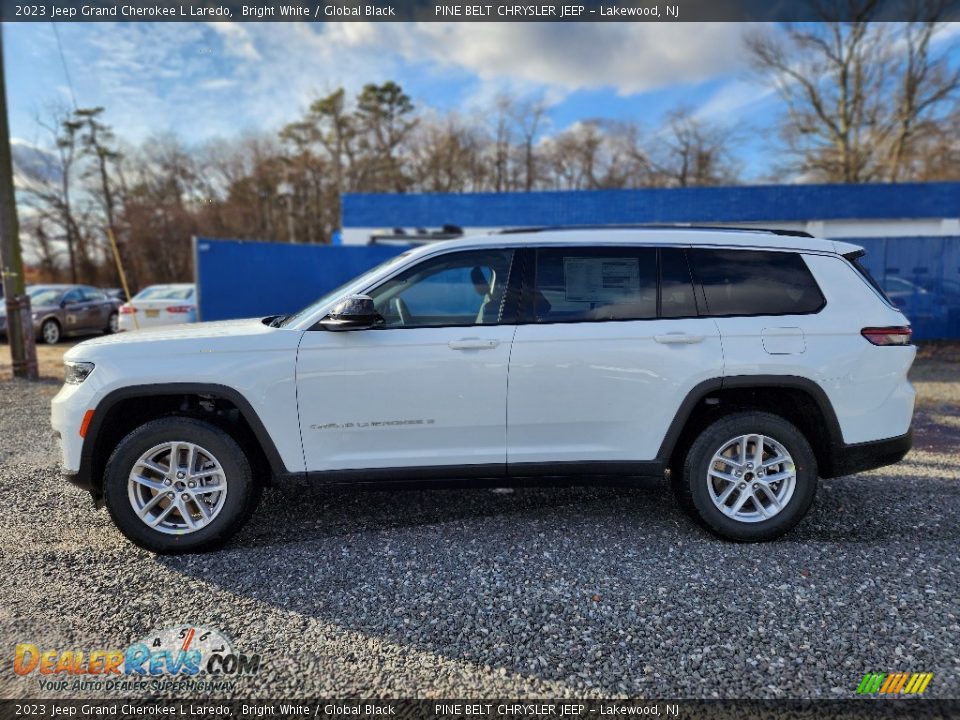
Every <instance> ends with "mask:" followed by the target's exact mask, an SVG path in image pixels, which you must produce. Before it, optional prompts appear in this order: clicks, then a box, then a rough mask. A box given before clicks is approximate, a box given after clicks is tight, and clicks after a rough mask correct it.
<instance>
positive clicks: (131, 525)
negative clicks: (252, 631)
mask: <svg viewBox="0 0 960 720" xmlns="http://www.w3.org/2000/svg"><path fill="white" fill-rule="evenodd" d="M859 253H862V250H861V249H860V248H858V247H856V246H854V245H848V244H846V243H841V242H834V241H828V240H820V239H814V238H810V237H800V236H796V235H791V234H784V233H778V232H776V231H769V232H760V231H727V230H715V229H712V230H708V229H690V228H687V229H667V228H662V229H650V228H648V229H636V228H634V229H615V228H608V229H583V228H569V229H553V230H540V231H537V230H531V231H523V232H515V233H513V232H511V233H504V234H498V235H489V236H482V237H474V238H464V239H461V240H455V241H451V242H445V243H437V244H435V245H429V246H426V247H421V248H418V249H414V250H410V251H409V252H405V253H403V254H402V255H399V256H398V257H396V258H393V259H392V260H390V261H389V262H387V263H385V264H383V265H381V266H379V267H377V268H374V269H373V270H371V271H369V272H367V273H366V274H364V275H362V276H360V277H358V278H357V279H355V280H353V281H352V282H350V283H348V284H347V285H345V286H343V287H341V288H338V289H337V290H334V291H333V292H330V293H328V294H327V295H326V296H324V297H322V298H321V299H319V300H318V301H317V302H316V303H314V304H313V305H311V306H309V307H307V308H306V309H304V310H303V311H301V312H299V313H297V314H295V315H292V316H289V317H272V318H263V319H252V320H240V321H229V322H219V323H210V324H200V325H194V326H190V327H178V328H174V329H168V330H156V331H152V332H140V333H128V334H121V335H114V336H110V337H104V338H99V339H96V340H91V341H88V342H85V343H82V344H80V345H77V346H76V347H75V348H73V349H71V350H70V351H69V352H68V353H67V354H66V358H65V360H66V383H65V384H64V386H63V389H62V390H61V391H60V393H59V394H58V395H57V396H56V398H54V400H53V426H54V428H55V429H56V430H57V431H58V432H59V435H60V438H61V442H62V447H63V463H64V466H65V473H66V475H67V477H68V478H69V479H71V480H73V481H74V482H75V483H77V484H78V485H80V486H82V487H85V488H87V489H89V490H90V491H91V492H92V493H93V496H94V499H95V500H96V501H97V502H98V503H100V502H103V503H105V504H106V506H107V508H108V509H109V511H110V514H111V515H112V517H113V519H114V521H115V522H116V524H117V526H118V527H119V528H120V529H121V530H122V531H123V532H124V533H125V534H126V535H127V537H129V538H130V539H131V540H132V541H133V542H135V543H137V544H138V545H141V546H143V547H145V548H148V549H150V550H154V551H158V552H178V551H187V550H195V549H200V548H209V547H212V546H215V545H216V544H218V543H221V542H222V541H224V540H225V539H226V538H227V537H229V536H230V535H231V534H233V533H234V532H235V531H236V530H237V529H238V528H239V527H240V525H241V524H242V523H243V521H244V520H245V519H246V518H247V517H248V515H249V514H250V513H251V512H252V510H253V508H254V506H255V505H256V502H257V500H258V498H259V494H260V488H261V487H262V485H263V484H265V483H269V482H270V481H271V480H272V479H274V478H279V477H287V476H306V477H309V478H310V479H311V480H315V481H317V482H324V483H374V482H376V483H384V482H394V483H398V484H399V483H407V484H409V483H410V482H411V481H418V482H421V483H422V482H434V483H438V482H441V481H446V482H447V484H449V482H451V481H454V482H461V483H464V484H467V483H471V482H472V483H473V484H476V482H478V481H479V482H489V483H492V484H498V485H499V484H503V483H505V482H541V483H542V482H552V481H554V480H559V479H561V478H565V479H568V480H569V479H570V478H579V479H580V480H581V481H583V482H588V483H589V482H595V481H598V480H601V479H607V478H609V477H611V476H619V477H631V476H651V475H654V476H661V477H662V476H664V475H665V474H666V475H669V477H670V479H671V481H672V483H673V485H674V487H675V489H676V490H677V494H678V496H679V497H680V499H681V500H682V501H683V502H684V503H685V504H686V505H687V506H688V507H690V508H691V509H692V510H694V511H695V513H696V514H697V515H698V516H699V518H700V519H701V520H702V522H703V523H704V524H705V525H706V526H707V527H708V528H710V529H711V530H713V531H714V532H716V533H718V534H720V535H722V536H724V537H727V538H731V539H735V540H764V539H768V538H773V537H776V536H778V535H781V534H782V533H784V532H786V531H787V530H789V529H790V528H792V527H793V526H794V525H796V523H797V522H799V521H800V519H801V518H802V517H803V516H804V514H805V513H806V512H807V509H808V508H809V507H810V504H811V502H812V501H813V497H814V493H815V490H816V485H817V478H818V476H819V477H835V476H838V475H842V474H847V473H851V472H856V471H858V470H863V469H868V468H873V467H878V466H881V465H885V464H890V463H894V462H897V461H899V460H900V459H901V458H902V457H903V456H904V454H906V452H907V451H908V450H909V448H910V443H911V429H910V424H911V418H912V415H913V402H914V392H913V389H912V388H911V386H910V383H909V382H908V380H907V371H908V369H909V367H910V364H911V363H912V361H913V358H914V355H915V348H914V347H913V346H912V345H910V344H909V343H910V328H909V325H908V323H907V320H906V318H905V317H904V316H903V315H902V314H901V313H900V311H899V310H897V309H896V308H895V307H894V306H892V305H891V304H890V303H889V302H888V301H887V300H886V298H885V297H884V295H883V292H882V291H881V290H880V289H879V288H878V287H876V285H875V284H874V283H872V281H871V279H870V277H869V275H868V274H867V273H866V271H865V270H863V269H862V267H861V266H860V265H859V263H858V262H857V259H856V258H857V255H858V254H859Z"/></svg>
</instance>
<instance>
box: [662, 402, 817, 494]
mask: <svg viewBox="0 0 960 720" xmlns="http://www.w3.org/2000/svg"><path fill="white" fill-rule="evenodd" d="M744 410H755V411H762V412H768V413H771V414H773V415H778V416H780V417H782V418H783V419H784V420H787V421H788V422H790V423H793V424H794V425H795V426H796V427H797V429H798V430H800V432H802V433H803V435H804V437H806V438H807V442H809V443H810V447H811V448H812V449H813V453H814V455H815V456H816V458H817V465H818V467H819V468H820V474H821V475H824V474H826V473H829V472H832V469H833V465H834V457H833V443H834V440H833V438H832V437H831V432H830V429H831V426H832V425H831V422H832V423H835V422H836V420H835V419H834V418H828V417H826V415H825V413H824V410H823V408H822V407H821V406H820V404H819V403H818V402H817V400H816V399H815V398H814V397H813V395H811V394H810V393H809V392H807V391H806V390H804V389H802V388H790V387H738V388H726V389H721V390H713V391H711V392H708V393H706V394H705V395H704V396H703V397H702V398H700V399H699V400H698V401H697V402H696V404H695V405H694V407H693V409H692V410H691V412H690V415H689V417H688V418H687V420H686V422H685V423H684V426H683V430H682V431H681V432H680V435H679V437H678V438H677V441H676V442H675V443H674V445H673V449H672V451H671V453H670V460H669V464H668V467H669V468H670V470H671V472H674V473H675V472H678V471H679V468H680V466H681V465H682V463H683V457H684V454H685V453H686V450H687V448H689V447H690V445H691V444H692V443H693V441H694V440H695V439H696V438H697V436H698V435H699V434H700V433H701V432H703V430H704V429H705V428H706V427H707V426H708V425H710V424H712V423H714V422H715V421H717V420H719V419H720V418H722V417H724V416H726V415H730V414H732V413H735V412H742V411H744Z"/></svg>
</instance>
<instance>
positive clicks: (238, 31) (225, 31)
mask: <svg viewBox="0 0 960 720" xmlns="http://www.w3.org/2000/svg"><path fill="white" fill-rule="evenodd" d="M207 24H208V25H209V26H210V27H211V28H212V29H213V31H214V32H216V33H217V34H218V35H220V37H221V38H222V39H223V47H224V50H225V51H226V53H227V54H228V55H229V56H231V57H237V58H243V59H244V60H261V59H262V58H261V55H260V52H259V51H258V50H257V48H256V46H255V45H254V41H253V38H252V37H251V35H250V31H249V30H248V29H247V27H246V26H244V25H240V24H238V23H233V22H212V23H207Z"/></svg>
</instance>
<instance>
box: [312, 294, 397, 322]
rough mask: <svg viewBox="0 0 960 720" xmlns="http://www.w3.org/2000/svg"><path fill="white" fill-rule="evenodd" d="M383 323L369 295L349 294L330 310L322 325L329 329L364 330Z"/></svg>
mask: <svg viewBox="0 0 960 720" xmlns="http://www.w3.org/2000/svg"><path fill="white" fill-rule="evenodd" d="M381 324H383V317H382V316H381V315H380V313H378V312H377V309H376V308H375V307H374V306H373V298H372V297H370V296H369V295H349V296H348V297H345V298H343V300H341V301H340V302H338V303H337V305H336V306H335V307H334V308H333V310H331V311H330V314H329V315H327V316H326V317H325V318H324V319H323V320H321V321H320V325H321V326H322V327H324V328H326V329H327V330H363V329H365V328H371V327H376V326H377V325H381Z"/></svg>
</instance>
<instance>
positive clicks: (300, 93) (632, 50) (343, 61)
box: [66, 22, 743, 142]
mask: <svg viewBox="0 0 960 720" xmlns="http://www.w3.org/2000/svg"><path fill="white" fill-rule="evenodd" d="M742 32H743V26H742V25H741V24H736V23H729V24H724V23H718V24H693V23H663V24H660V23H636V24H629V23H623V24H620V23H526V22H524V23H365V22H340V23H319V24H314V23H303V22H295V23H273V22H270V23H246V24H241V23H118V24H107V23H89V24H79V23H78V24H76V25H74V26H72V27H71V28H70V31H69V37H67V38H66V45H67V54H68V61H69V63H70V66H71V68H75V69H77V72H75V75H76V76H79V79H78V78H77V77H75V78H74V80H75V83H76V84H77V85H78V86H79V87H78V93H77V94H78V102H79V103H80V104H81V105H91V104H102V105H104V106H106V107H107V110H108V113H107V116H106V120H107V122H110V123H112V124H114V126H115V127H116V129H117V131H118V132H119V133H120V134H121V135H124V136H125V137H128V138H129V139H131V140H133V141H134V142H136V141H139V140H142V139H143V138H144V137H146V136H148V135H150V134H152V133H153V132H157V131H161V130H167V129H173V130H178V131H181V132H184V133H186V134H187V135H188V137H191V138H193V139H202V138H205V137H211V136H215V135H235V134H237V133H239V132H241V131H243V130H246V129H249V128H255V129H265V130H268V131H271V130H274V129H275V128H277V127H278V126H280V125H282V124H284V123H286V122H289V121H290V120H292V119H293V118H295V117H296V116H297V115H298V114H299V113H301V112H302V111H303V110H304V109H305V108H306V107H307V106H308V105H309V103H310V102H311V101H312V100H313V99H315V98H316V97H318V96H321V95H323V94H326V93H328V92H331V91H333V90H334V89H336V88H337V87H339V86H343V87H345V88H346V89H347V90H348V92H351V93H352V92H355V91H356V90H358V89H359V88H360V86H361V85H362V84H364V83H367V82H378V83H379V82H384V81H386V80H396V81H398V82H400V83H401V84H402V85H403V86H404V87H405V88H407V89H408V91H409V92H411V93H412V94H413V95H414V100H415V101H416V102H417V103H418V104H419V105H421V106H426V105H433V106H438V107H451V106H454V107H456V106H459V107H463V108H464V109H466V110H468V111H469V110H470V109H471V108H476V107H478V106H481V105H483V106H486V105H488V103H489V102H490V101H491V100H492V99H493V98H494V97H495V96H496V95H497V94H498V93H500V92H502V91H505V90H506V91H510V92H511V93H512V94H514V95H518V96H521V97H531V96H536V97H539V98H542V99H544V100H545V101H546V102H547V104H549V105H555V104H558V103H560V102H562V101H563V100H564V99H565V98H566V97H567V96H569V95H570V94H571V93H574V92H577V91H581V90H598V89H600V90H610V91H612V92H614V93H617V94H619V95H620V96H630V95H635V94H642V93H645V92H648V91H651V90H655V89H658V88H663V87H667V86H671V85H677V84H680V85H689V86H693V85H696V84H697V83H702V82H704V81H706V80H709V79H712V78H716V77H717V76H721V75H724V74H730V73H734V72H737V71H738V69H739V68H740V67H741V58H742V46H741V42H740V33H742ZM81 68H82V72H81V71H80V69H81ZM438 88H439V89H438ZM584 114H585V116H589V115H590V110H589V108H586V109H585V112H584Z"/></svg>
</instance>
